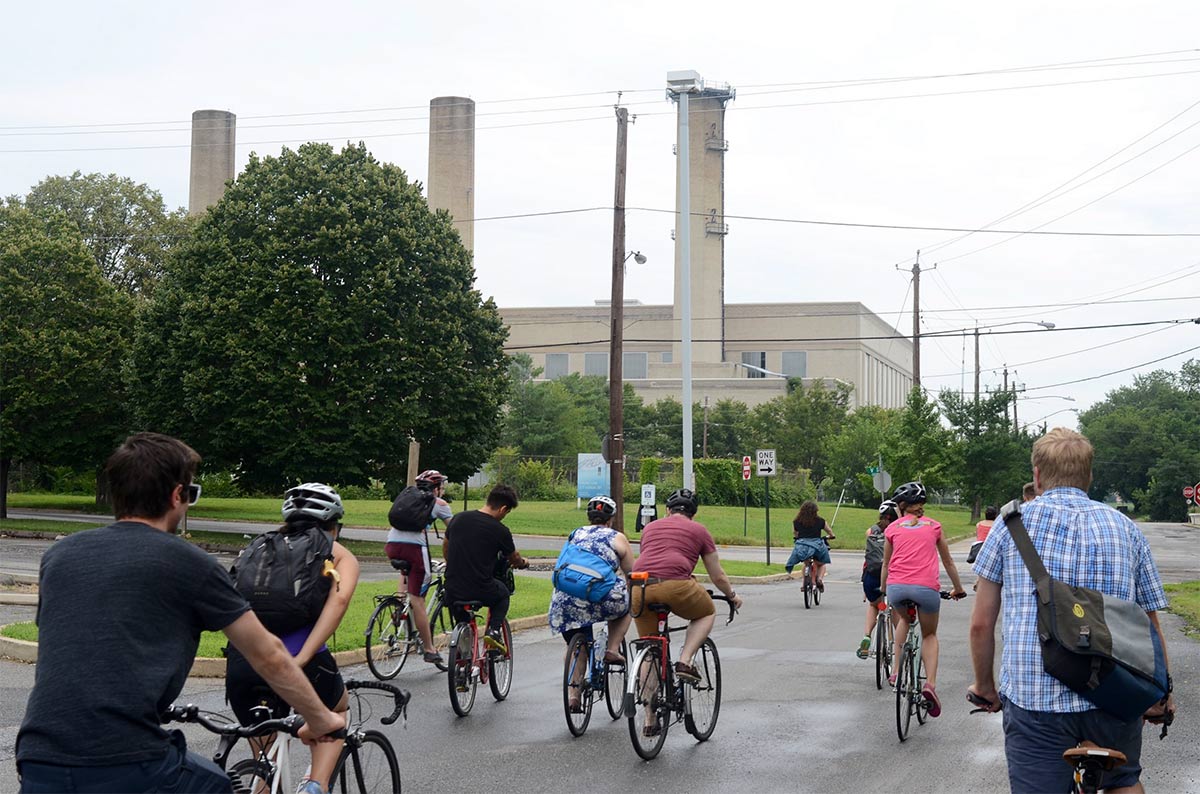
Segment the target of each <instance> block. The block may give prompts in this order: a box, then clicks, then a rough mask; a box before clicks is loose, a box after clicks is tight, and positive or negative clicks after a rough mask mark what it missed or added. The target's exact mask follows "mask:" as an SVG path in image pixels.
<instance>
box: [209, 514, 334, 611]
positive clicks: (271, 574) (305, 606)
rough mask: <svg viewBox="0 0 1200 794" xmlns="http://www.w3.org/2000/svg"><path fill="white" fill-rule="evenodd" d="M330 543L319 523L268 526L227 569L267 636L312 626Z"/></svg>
mask: <svg viewBox="0 0 1200 794" xmlns="http://www.w3.org/2000/svg"><path fill="white" fill-rule="evenodd" d="M332 560H333V541H332V540H331V539H330V537H329V535H327V534H326V533H325V532H323V531H322V530H321V528H320V527H316V526H309V527H305V528H303V529H296V530H293V531H290V532H284V531H282V530H278V529H273V530H271V531H270V532H264V533H263V534H261V535H259V536H258V537H256V538H255V539H254V540H252V541H250V545H249V546H247V547H246V548H245V549H243V550H242V553H241V554H239V555H238V558H237V560H235V561H234V563H233V567H232V568H230V569H229V573H230V575H232V576H233V582H234V585H235V586H236V587H237V589H238V592H239V593H241V594H242V596H243V597H244V598H245V599H246V600H247V601H248V602H250V607H251V609H253V610H254V614H255V615H257V616H258V619H259V620H260V621H262V624H263V626H265V627H266V629H267V631H270V632H271V633H272V634H277V635H278V634H286V633H288V632H291V631H296V630H297V629H301V628H304V627H305V626H311V625H312V624H313V623H315V622H316V620H317V618H318V617H319V616H320V614H321V610H322V609H324V607H325V599H326V598H327V597H328V595H329V587H330V577H328V576H325V575H324V574H325V564H326V562H329V563H330V565H332Z"/></svg>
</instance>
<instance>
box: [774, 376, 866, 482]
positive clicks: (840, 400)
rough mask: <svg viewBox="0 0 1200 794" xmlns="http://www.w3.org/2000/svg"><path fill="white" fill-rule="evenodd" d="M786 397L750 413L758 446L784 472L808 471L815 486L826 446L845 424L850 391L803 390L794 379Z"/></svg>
mask: <svg viewBox="0 0 1200 794" xmlns="http://www.w3.org/2000/svg"><path fill="white" fill-rule="evenodd" d="M788 389H789V391H788V393H787V394H786V395H784V396H783V397H776V398H775V399H774V400H771V401H770V402H768V403H764V404H762V405H760V406H758V407H756V408H755V409H754V425H755V429H756V431H757V436H758V439H759V441H760V443H762V444H765V445H766V446H768V447H774V448H775V449H776V450H777V452H776V456H777V459H778V461H779V465H780V466H781V467H782V468H784V469H789V470H795V469H809V470H810V471H811V472H812V476H813V478H814V479H815V480H817V481H818V482H819V481H820V480H821V478H822V477H824V476H825V461H826V458H827V456H828V446H829V443H830V442H831V441H832V440H833V437H834V436H835V435H837V432H838V430H839V429H841V426H842V423H843V422H845V421H846V415H847V410H848V409H847V406H848V405H849V404H850V392H851V387H850V386H848V385H846V384H843V383H839V384H838V385H837V386H835V387H834V388H833V389H826V388H825V387H824V385H822V383H821V382H820V381H818V382H817V383H815V384H813V385H812V386H810V387H808V388H805V387H804V386H803V384H801V382H800V381H799V380H798V379H793V380H791V381H789V383H788Z"/></svg>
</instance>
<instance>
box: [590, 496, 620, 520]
mask: <svg viewBox="0 0 1200 794" xmlns="http://www.w3.org/2000/svg"><path fill="white" fill-rule="evenodd" d="M616 513H617V503H616V502H614V501H613V500H612V499H610V498H608V497H607V496H605V495H603V494H600V495H598V496H593V497H592V498H591V499H589V500H588V503H587V517H588V521H591V522H593V523H595V524H601V523H603V522H605V521H608V520H609V519H610V518H612V517H613V516H614V515H616Z"/></svg>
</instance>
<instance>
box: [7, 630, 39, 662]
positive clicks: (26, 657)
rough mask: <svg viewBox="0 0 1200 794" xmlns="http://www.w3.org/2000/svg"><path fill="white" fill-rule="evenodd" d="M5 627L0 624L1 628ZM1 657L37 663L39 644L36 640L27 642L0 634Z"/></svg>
mask: <svg viewBox="0 0 1200 794" xmlns="http://www.w3.org/2000/svg"><path fill="white" fill-rule="evenodd" d="M3 628H5V627H4V626H0V629H3ZM0 657H4V658H5V659H13V660H16V661H18V662H27V663H30V664H33V663H36V662H37V657H38V644H37V643H36V642H27V641H25V640H17V639H13V638H12V637H4V636H0Z"/></svg>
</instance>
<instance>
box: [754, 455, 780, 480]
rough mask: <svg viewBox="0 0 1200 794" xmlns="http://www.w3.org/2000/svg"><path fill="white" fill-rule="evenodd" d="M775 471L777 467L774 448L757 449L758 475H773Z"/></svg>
mask: <svg viewBox="0 0 1200 794" xmlns="http://www.w3.org/2000/svg"><path fill="white" fill-rule="evenodd" d="M777 471H778V468H776V466H775V450H773V449H760V450H758V476H759V477H774V476H775V473H776V472H777Z"/></svg>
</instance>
